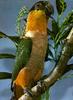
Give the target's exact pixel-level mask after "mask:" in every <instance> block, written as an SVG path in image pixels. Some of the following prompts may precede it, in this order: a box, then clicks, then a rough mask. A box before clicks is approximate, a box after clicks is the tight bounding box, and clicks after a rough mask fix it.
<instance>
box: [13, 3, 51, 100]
mask: <svg viewBox="0 0 73 100" xmlns="http://www.w3.org/2000/svg"><path fill="white" fill-rule="evenodd" d="M52 13H53V7H52V5H51V4H50V3H49V2H48V1H38V2H36V3H35V4H34V5H33V6H32V8H31V9H30V10H29V13H28V16H27V23H26V27H25V34H24V35H23V36H22V38H21V40H20V43H19V44H18V48H17V53H16V59H15V66H14V69H13V72H12V88H13V92H14V95H15V100H18V98H20V97H21V96H22V95H23V94H24V93H25V92H28V91H29V90H30V89H31V87H32V86H33V85H34V83H35V82H37V81H38V80H39V79H40V78H41V76H42V73H43V70H44V61H45V56H46V51H47V45H48V34H47V27H48V20H49V17H51V14H52Z"/></svg>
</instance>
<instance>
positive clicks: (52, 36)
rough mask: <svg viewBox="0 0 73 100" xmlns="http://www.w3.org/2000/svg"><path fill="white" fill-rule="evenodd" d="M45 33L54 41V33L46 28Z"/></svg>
mask: <svg viewBox="0 0 73 100" xmlns="http://www.w3.org/2000/svg"><path fill="white" fill-rule="evenodd" d="M47 33H48V35H50V36H51V39H52V40H54V37H55V34H54V32H53V31H51V30H50V29H48V28H47Z"/></svg>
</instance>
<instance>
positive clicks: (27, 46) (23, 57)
mask: <svg viewBox="0 0 73 100" xmlns="http://www.w3.org/2000/svg"><path fill="white" fill-rule="evenodd" d="M31 50H32V40H31V39H30V38H26V39H22V40H21V41H20V43H19V45H18V49H17V54H16V61H15V66H14V70H13V73H12V81H14V80H15V79H16V77H17V75H18V73H19V71H20V70H21V69H22V68H23V67H24V66H25V65H26V64H27V62H28V60H29V58H30V54H31Z"/></svg>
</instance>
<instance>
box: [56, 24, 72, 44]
mask: <svg viewBox="0 0 73 100" xmlns="http://www.w3.org/2000/svg"><path fill="white" fill-rule="evenodd" d="M72 27H73V25H69V26H68V27H66V28H65V29H64V30H63V32H61V34H59V36H58V38H57V40H56V41H55V45H58V44H59V43H60V42H61V41H62V40H64V39H66V37H67V36H68V34H69V32H70V30H71V29H72Z"/></svg>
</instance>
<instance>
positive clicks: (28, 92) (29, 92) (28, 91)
mask: <svg viewBox="0 0 73 100" xmlns="http://www.w3.org/2000/svg"><path fill="white" fill-rule="evenodd" d="M24 93H27V94H28V95H29V96H30V97H33V95H32V92H31V90H30V89H28V88H24Z"/></svg>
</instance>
